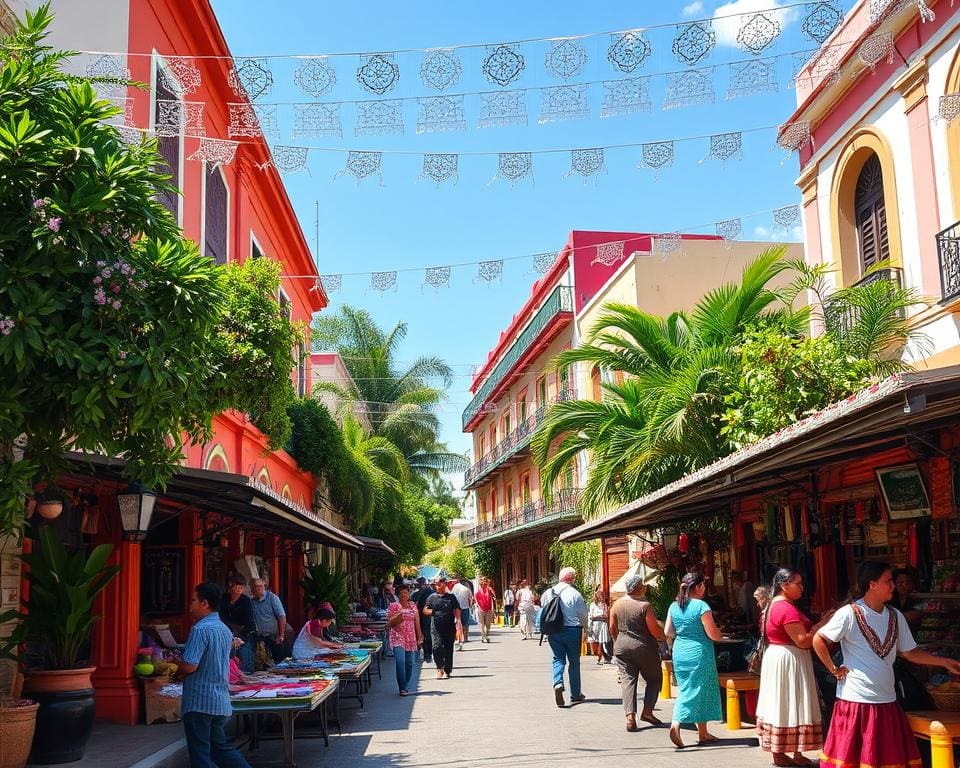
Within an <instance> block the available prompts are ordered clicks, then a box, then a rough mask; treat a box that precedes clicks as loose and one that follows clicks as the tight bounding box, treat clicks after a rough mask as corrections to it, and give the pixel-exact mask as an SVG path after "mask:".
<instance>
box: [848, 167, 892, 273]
mask: <svg viewBox="0 0 960 768" xmlns="http://www.w3.org/2000/svg"><path fill="white" fill-rule="evenodd" d="M853 205H854V211H855V217H856V222H857V242H858V245H859V248H860V266H861V270H862V272H866V271H867V270H868V269H870V268H871V267H873V266H874V265H875V264H876V263H877V262H879V261H883V260H885V259H887V258H889V257H890V241H889V236H888V233H887V210H886V205H885V201H884V198H883V170H882V168H881V166H880V158H878V157H877V156H876V155H871V156H870V159H869V160H867V162H866V163H864V164H863V168H862V169H861V170H860V176H859V177H858V178H857V189H856V193H855V196H854V203H853Z"/></svg>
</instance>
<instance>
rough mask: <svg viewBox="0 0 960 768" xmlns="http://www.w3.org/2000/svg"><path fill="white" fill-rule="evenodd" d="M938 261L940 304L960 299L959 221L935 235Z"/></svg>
mask: <svg viewBox="0 0 960 768" xmlns="http://www.w3.org/2000/svg"><path fill="white" fill-rule="evenodd" d="M937 258H938V260H939V261H940V303H941V304H945V303H947V302H949V301H953V299H956V298H957V297H960V221H958V222H956V223H955V224H953V225H952V226H950V227H947V228H946V229H945V230H943V232H940V233H938V234H937Z"/></svg>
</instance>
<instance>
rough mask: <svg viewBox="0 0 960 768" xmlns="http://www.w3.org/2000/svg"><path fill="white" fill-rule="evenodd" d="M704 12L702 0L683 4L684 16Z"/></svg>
mask: <svg viewBox="0 0 960 768" xmlns="http://www.w3.org/2000/svg"><path fill="white" fill-rule="evenodd" d="M701 13H703V2H702V0H694V1H693V2H692V3H690V4H689V5H685V6H683V18H685V19H689V18H690V17H691V16H697V15H698V14H701Z"/></svg>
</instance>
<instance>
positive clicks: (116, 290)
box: [110, 283, 120, 293]
mask: <svg viewBox="0 0 960 768" xmlns="http://www.w3.org/2000/svg"><path fill="white" fill-rule="evenodd" d="M110 290H111V291H113V292H114V293H120V286H119V285H117V284H116V283H114V284H113V285H111V286H110Z"/></svg>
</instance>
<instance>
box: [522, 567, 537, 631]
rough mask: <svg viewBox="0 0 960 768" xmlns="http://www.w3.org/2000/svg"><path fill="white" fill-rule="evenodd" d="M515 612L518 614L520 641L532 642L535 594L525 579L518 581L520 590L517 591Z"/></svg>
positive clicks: (535, 605)
mask: <svg viewBox="0 0 960 768" xmlns="http://www.w3.org/2000/svg"><path fill="white" fill-rule="evenodd" d="M517 611H518V612H519V614H520V636H521V639H523V640H533V617H534V615H535V614H536V612H537V594H536V592H534V591H533V590H532V589H530V585H529V584H528V583H527V580H526V579H522V580H521V581H520V589H519V590H517Z"/></svg>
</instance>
